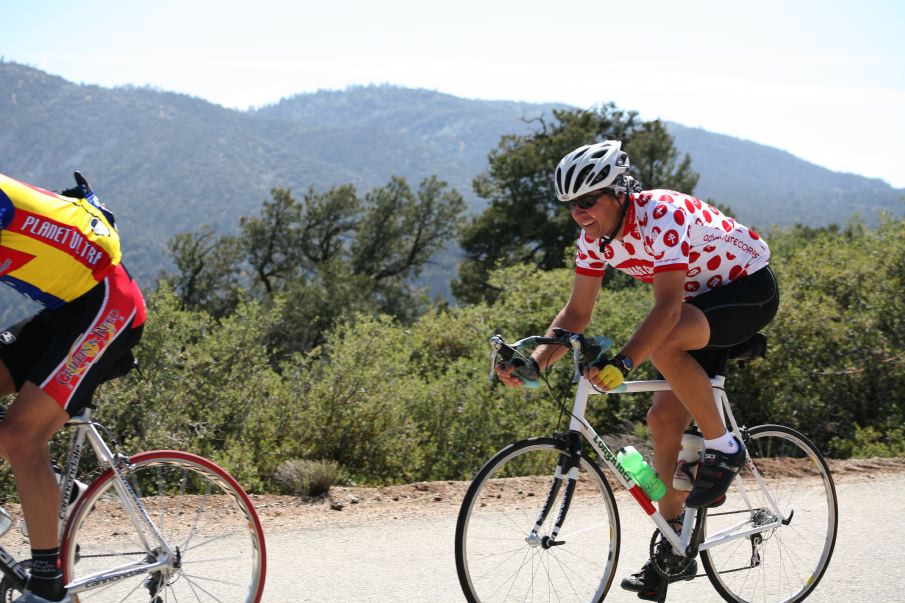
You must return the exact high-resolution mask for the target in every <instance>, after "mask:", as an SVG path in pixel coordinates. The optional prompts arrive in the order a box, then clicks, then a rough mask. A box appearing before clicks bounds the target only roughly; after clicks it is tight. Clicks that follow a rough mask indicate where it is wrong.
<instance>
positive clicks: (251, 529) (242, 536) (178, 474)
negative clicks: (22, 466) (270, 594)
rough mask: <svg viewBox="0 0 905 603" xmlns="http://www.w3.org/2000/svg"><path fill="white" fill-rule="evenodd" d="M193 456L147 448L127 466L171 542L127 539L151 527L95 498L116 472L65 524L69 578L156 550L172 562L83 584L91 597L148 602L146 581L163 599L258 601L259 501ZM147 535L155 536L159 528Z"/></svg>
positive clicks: (137, 559)
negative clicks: (140, 543)
mask: <svg viewBox="0 0 905 603" xmlns="http://www.w3.org/2000/svg"><path fill="white" fill-rule="evenodd" d="M176 454H182V453H176ZM158 457H160V458H158ZM192 458H193V459H198V460H197V461H192V460H186V459H185V458H182V457H179V458H174V459H170V458H167V457H166V456H165V453H148V454H147V456H146V457H142V456H141V455H138V456H136V457H133V458H132V463H133V464H132V465H131V466H130V468H129V469H127V473H128V475H127V476H126V477H127V479H128V481H129V483H130V484H131V485H132V486H133V488H134V491H135V493H136V495H137V496H138V499H139V501H140V503H141V507H143V508H144V510H145V512H146V513H147V514H148V517H149V518H151V519H152V523H153V524H154V525H155V526H156V529H157V530H159V531H160V536H161V537H162V538H163V539H164V542H165V543H166V545H161V546H159V547H158V549H157V550H155V551H151V552H150V553H147V552H144V551H139V550H136V547H135V546H134V545H132V544H128V543H131V542H134V541H135V539H136V536H135V535H136V533H137V530H139V529H150V528H149V527H146V526H145V525H144V523H143V524H142V527H141V528H138V527H136V526H135V525H133V524H132V521H131V519H130V518H129V516H128V514H126V513H124V512H123V511H122V507H121V506H119V505H118V504H112V503H111V504H107V503H105V504H104V505H99V504H96V503H97V502H98V501H99V500H102V499H103V500H107V499H106V498H104V497H105V496H106V494H107V493H108V492H111V491H113V489H114V488H113V484H114V481H113V480H112V479H109V480H108V481H107V482H105V483H104V484H103V485H102V486H101V487H100V488H98V490H97V492H96V493H95V494H94V495H93V496H95V497H96V500H92V501H86V502H88V503H91V504H89V505H86V506H85V507H84V509H83V510H82V512H80V513H79V515H78V517H75V518H73V523H72V527H67V530H68V531H71V532H72V533H73V534H74V536H72V535H70V537H69V538H67V540H66V543H67V546H66V549H65V550H64V551H63V559H64V566H65V569H64V573H65V575H66V579H67V581H69V582H72V581H77V580H80V579H83V578H86V577H88V576H90V575H93V574H99V573H108V572H109V571H110V566H111V565H113V563H112V560H113V559H115V558H117V557H118V558H120V559H124V560H133V562H134V563H137V564H141V563H145V562H146V560H147V558H148V556H149V555H152V556H153V558H156V559H157V560H158V561H159V562H165V563H169V566H167V567H165V568H163V569H161V570H159V571H158V572H155V573H152V574H148V573H141V574H136V575H134V576H128V575H126V576H124V577H121V578H120V579H118V580H116V581H114V582H112V583H110V584H104V585H103V586H98V587H97V588H93V589H91V590H88V591H84V593H83V594H81V596H82V597H83V598H84V600H85V601H88V600H92V597H93V596H94V595H95V594H96V593H102V594H101V595H100V596H99V597H98V598H97V600H103V601H118V600H120V599H122V600H124V601H139V600H144V601H147V600H148V597H147V596H145V597H144V598H143V599H142V594H143V587H144V586H145V584H146V580H147V581H148V582H147V587H146V588H147V591H144V592H150V593H151V594H157V595H159V597H160V600H161V601H167V602H169V601H172V602H174V603H178V602H179V601H190V600H191V601H198V602H200V601H223V602H224V603H226V602H229V603H233V602H242V603H258V602H259V601H260V594H261V589H262V580H263V577H262V575H261V571H262V570H263V567H264V559H263V553H264V543H263V534H262V533H261V532H260V530H259V524H258V522H257V520H256V518H254V511H253V508H251V507H250V503H248V502H246V501H247V500H248V499H247V498H246V497H244V494H241V493H236V492H235V491H232V490H231V488H232V486H230V485H229V481H228V480H227V479H226V478H224V477H222V476H221V475H220V474H219V473H217V471H222V470H220V469H219V468H217V467H216V466H215V465H213V464H211V463H210V462H209V461H205V460H204V459H199V458H198V457H192ZM117 502H118V501H117ZM185 518H187V520H186V519H185ZM149 536H151V540H152V541H153V539H154V536H153V533H152V534H149ZM182 545H186V546H182ZM139 548H141V547H139ZM76 550H78V553H77V554H76ZM205 551H206V553H205Z"/></svg>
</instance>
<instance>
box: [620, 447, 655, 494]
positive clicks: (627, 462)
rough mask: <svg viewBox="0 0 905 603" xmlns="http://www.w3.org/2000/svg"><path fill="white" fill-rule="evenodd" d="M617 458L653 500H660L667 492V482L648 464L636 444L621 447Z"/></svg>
mask: <svg viewBox="0 0 905 603" xmlns="http://www.w3.org/2000/svg"><path fill="white" fill-rule="evenodd" d="M616 460H617V461H619V464H620V465H622V468H623V469H625V471H626V473H628V474H629V475H630V476H631V477H632V480H633V481H634V482H635V483H636V484H638V485H639V486H641V489H642V490H644V493H645V494H647V496H648V497H650V499H651V500H660V499H661V498H663V495H664V494H666V484H664V483H663V482H662V481H660V477H659V476H658V475H657V472H656V471H654V469H653V467H651V466H650V465H648V464H647V462H646V461H645V460H644V457H643V456H641V453H640V452H638V451H637V450H635V447H634V446H626V447H625V448H621V449H620V450H619V454H617V455H616Z"/></svg>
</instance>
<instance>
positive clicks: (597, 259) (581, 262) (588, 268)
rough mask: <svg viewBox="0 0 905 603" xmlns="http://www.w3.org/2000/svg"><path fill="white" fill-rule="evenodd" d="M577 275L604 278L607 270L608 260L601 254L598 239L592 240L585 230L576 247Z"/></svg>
mask: <svg viewBox="0 0 905 603" xmlns="http://www.w3.org/2000/svg"><path fill="white" fill-rule="evenodd" d="M575 246H576V247H577V250H576V251H575V273H576V274H582V275H584V276H603V272H604V270H605V269H606V260H605V259H604V258H603V256H602V254H601V253H600V245H599V243H598V241H597V240H596V239H590V238H588V237H587V236H586V235H585V232H584V230H582V231H581V234H580V235H579V236H578V243H577V244H576V245H575Z"/></svg>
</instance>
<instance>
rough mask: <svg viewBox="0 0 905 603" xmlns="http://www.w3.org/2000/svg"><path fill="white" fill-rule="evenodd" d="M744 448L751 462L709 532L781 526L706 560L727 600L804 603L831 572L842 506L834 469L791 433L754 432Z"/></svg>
mask: <svg viewBox="0 0 905 603" xmlns="http://www.w3.org/2000/svg"><path fill="white" fill-rule="evenodd" d="M745 445H746V446H747V448H748V456H749V463H748V465H747V466H746V467H744V468H743V469H742V470H741V471H740V472H739V475H738V477H736V478H735V482H734V483H733V485H732V487H731V489H730V490H729V494H728V496H727V499H726V501H727V502H726V503H725V504H724V505H723V506H721V507H719V508H716V509H713V511H712V512H710V513H709V514H708V516H707V523H706V528H707V534H708V536H710V535H713V534H715V533H718V532H720V531H723V530H728V531H730V532H731V531H742V530H746V529H751V528H754V527H757V526H763V525H768V524H777V523H778V525H777V527H775V528H771V529H769V530H766V531H763V532H759V533H757V534H752V535H750V536H747V537H743V538H738V539H734V540H731V541H729V542H727V543H725V544H721V545H718V546H715V547H713V548H710V549H707V550H705V551H702V552H701V561H702V562H703V564H704V569H705V570H706V571H707V576H708V577H709V578H710V581H711V582H712V583H713V586H714V587H715V588H716V590H717V592H719V593H720V595H721V596H722V597H723V598H724V599H725V600H726V601H732V602H735V603H748V602H753V601H771V602H777V603H779V602H782V603H796V602H797V601H802V600H803V599H804V598H805V597H807V596H808V595H809V594H810V593H811V591H813V590H814V588H815V587H816V586H817V583H818V582H819V581H820V578H821V577H822V576H823V573H824V572H825V571H826V568H827V566H828V565H829V563H830V558H831V557H832V555H833V548H834V546H835V544H836V530H837V527H838V517H837V511H838V507H837V502H836V487H835V485H834V484H833V477H832V475H831V474H830V469H829V466H828V465H827V463H826V460H825V459H824V458H823V455H821V454H820V451H818V450H817V448H816V447H815V446H814V444H812V443H811V441H810V440H808V439H807V438H806V437H804V436H803V435H801V434H800V433H798V432H797V431H795V430H794V429H791V428H789V427H784V426H781V425H759V426H757V427H753V428H751V429H750V430H748V436H747V439H746V441H745ZM752 466H753V467H756V468H757V473H758V474H759V475H760V477H761V478H762V481H763V483H764V485H765V486H766V492H765V491H764V490H763V489H761V488H760V485H759V484H758V483H757V480H756V478H755V473H754V471H753V470H752ZM768 495H769V496H768ZM770 498H772V501H775V503H776V504H775V505H774V504H773V502H772V501H771V500H770ZM777 507H778V512H777ZM778 520H785V521H778Z"/></svg>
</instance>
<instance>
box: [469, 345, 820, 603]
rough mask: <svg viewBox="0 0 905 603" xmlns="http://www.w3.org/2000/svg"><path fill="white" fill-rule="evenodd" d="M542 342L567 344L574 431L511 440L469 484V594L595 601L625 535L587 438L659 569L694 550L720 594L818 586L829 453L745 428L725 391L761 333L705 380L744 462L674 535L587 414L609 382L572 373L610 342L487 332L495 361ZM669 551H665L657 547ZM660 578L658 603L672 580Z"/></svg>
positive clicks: (788, 596) (783, 432)
mask: <svg viewBox="0 0 905 603" xmlns="http://www.w3.org/2000/svg"><path fill="white" fill-rule="evenodd" d="M540 344H554V345H562V346H565V347H567V348H569V349H570V350H572V352H573V361H574V364H575V369H576V380H577V382H578V388H577V392H576V394H575V401H574V404H573V407H572V410H571V418H570V423H569V429H568V431H567V432H563V433H556V434H554V435H553V436H552V437H541V438H532V439H528V440H523V441H520V442H517V443H515V444H512V445H510V446H507V447H506V448H504V449H502V450H501V451H500V452H498V453H497V454H496V455H495V456H494V457H493V458H491V459H490V460H489V461H487V463H486V464H485V465H484V467H483V468H481V470H480V471H478V473H477V475H476V476H475V478H474V480H473V481H472V483H471V485H470V487H469V488H468V491H467V493H466V494H465V498H464V500H463V502H462V507H461V510H460V512H459V517H458V522H457V525H456V535H455V539H456V541H455V557H456V567H457V570H458V575H459V582H460V584H461V586H462V590H463V592H464V594H465V597H466V599H467V600H468V601H470V602H473V603H474V602H481V603H491V602H503V601H521V602H524V601H579V602H598V601H603V599H604V597H605V596H606V594H607V592H608V591H609V588H610V586H611V584H612V582H613V579H614V577H615V575H616V565H617V561H618V557H619V547H620V544H621V540H622V534H621V531H620V525H619V512H618V509H617V504H616V498H615V496H614V494H613V490H612V488H611V486H610V483H609V482H608V481H607V479H606V477H605V476H604V473H603V470H602V469H601V467H600V466H599V465H598V464H597V463H596V462H594V461H593V460H592V459H591V458H589V457H588V456H587V454H586V451H587V446H588V445H590V448H592V449H593V450H594V451H596V453H597V455H598V456H599V458H600V459H601V460H602V462H603V465H604V466H605V467H607V468H609V470H610V473H611V475H612V476H613V478H614V480H613V483H615V484H618V485H621V486H622V487H623V488H625V489H627V490H628V491H629V493H630V494H631V495H632V497H633V498H634V500H635V501H636V502H637V504H638V505H639V507H640V508H641V509H642V510H643V512H644V513H645V515H646V516H647V517H648V518H649V519H650V521H651V522H652V523H653V524H654V526H655V527H656V530H655V531H654V536H653V538H652V539H651V544H650V549H651V555H652V558H654V559H655V561H656V563H655V567H656V568H657V570H658V571H659V572H660V573H661V574H662V575H664V576H666V577H667V578H675V577H677V576H679V575H681V573H682V572H683V570H685V569H686V566H687V564H688V563H690V562H691V560H692V559H694V558H695V557H696V556H698V555H700V557H701V561H702V564H703V567H704V571H705V573H706V576H707V577H708V578H709V579H710V582H711V583H712V584H713V586H714V588H715V589H716V590H717V592H718V593H719V594H720V595H721V596H722V597H723V599H725V600H726V601H732V602H737V603H748V602H751V603H753V602H767V601H770V602H787V603H793V602H797V601H802V600H804V599H805V598H806V597H807V596H808V595H809V594H810V593H811V592H812V591H813V590H814V588H815V587H816V586H817V584H818V582H819V581H820V579H821V577H822V576H823V574H824V572H825V571H826V569H827V566H828V564H829V562H830V558H831V557H832V554H833V547H834V546H835V542H836V531H837V524H838V518H837V500H836V489H835V485H834V483H833V478H832V476H831V474H830V469H829V467H828V465H827V463H826V460H825V459H824V458H823V456H822V455H821V453H820V452H819V451H818V450H817V448H816V447H815V446H814V445H813V444H812V443H811V442H810V441H809V440H808V439H807V438H806V437H805V436H803V435H802V434H800V433H798V432H797V431H795V430H794V429H791V428H789V427H785V426H781V425H758V426H756V427H745V426H742V425H739V424H738V423H737V422H736V419H735V416H734V415H733V414H732V409H731V407H730V406H729V400H728V398H727V396H726V391H725V383H726V378H725V375H726V372H727V371H726V366H727V364H728V361H729V360H730V359H739V360H750V359H753V358H756V357H757V356H763V355H764V353H765V350H766V337H765V336H764V335H762V334H756V335H755V336H753V337H752V338H751V339H750V340H748V341H746V342H744V343H743V344H740V345H738V346H736V347H735V348H732V349H729V350H726V351H725V353H724V354H723V358H722V360H721V370H720V371H719V372H718V374H717V376H716V377H714V378H712V379H711V385H712V387H713V397H714V402H715V403H716V404H717V405H718V407H719V409H720V412H721V415H722V416H723V418H724V420H725V421H726V423H727V426H728V427H729V429H730V430H731V431H732V432H733V433H734V434H735V435H736V436H737V437H738V438H739V439H740V440H741V441H743V442H744V444H745V446H746V447H747V449H748V456H749V459H748V461H747V463H746V466H745V467H744V468H743V469H742V470H741V471H740V472H739V475H738V476H737V477H736V479H735V480H734V482H733V485H732V487H731V488H730V490H729V493H728V494H727V498H726V502H725V503H724V504H722V505H721V506H720V507H718V508H712V509H706V508H702V509H687V510H686V511H685V514H684V521H683V524H682V530H681V533H679V534H676V532H675V531H674V530H673V529H672V528H670V527H669V525H668V524H667V522H666V519H665V518H664V517H663V516H662V515H661V514H660V513H659V512H658V511H657V510H656V509H655V507H654V505H653V504H652V502H651V500H650V499H649V498H648V496H647V495H646V494H645V493H644V491H643V490H642V489H641V488H640V487H639V486H638V485H637V484H636V483H635V482H634V481H633V480H632V478H631V476H630V475H629V474H628V473H627V472H626V471H625V470H624V469H623V468H622V467H621V465H620V464H619V463H618V462H617V460H616V456H615V455H614V453H613V452H612V451H611V450H610V448H609V447H608V446H607V444H606V443H605V442H604V440H603V439H602V438H601V437H600V435H598V433H597V432H596V431H595V430H594V428H593V427H592V426H591V424H590V423H589V422H588V421H587V419H586V418H585V410H586V408H587V405H588V402H589V398H590V397H591V396H593V395H595V394H601V393H603V392H600V391H598V390H596V389H595V388H594V387H593V386H592V385H591V383H590V382H589V381H588V380H586V379H585V378H583V377H580V375H581V368H582V367H583V366H584V363H588V362H591V361H592V360H594V359H595V358H599V357H600V355H601V354H603V353H604V351H605V349H606V348H607V347H608V346H609V340H606V339H605V338H585V337H584V336H582V335H579V334H576V333H569V332H567V331H562V330H557V331H556V332H555V333H554V336H553V337H529V338H526V339H523V340H521V341H519V342H516V343H514V344H512V345H507V344H506V343H505V342H504V341H503V339H502V338H501V337H500V336H499V335H497V336H495V337H493V338H491V346H492V348H493V353H492V356H491V365H493V363H494V362H495V360H496V359H497V354H499V355H500V356H501V357H502V358H503V359H504V360H507V361H511V359H513V358H515V357H518V356H520V355H521V354H522V351H523V350H524V349H525V348H527V347H529V346H532V345H540ZM491 375H492V373H491ZM669 389H670V386H669V384H668V383H666V382H665V381H662V380H652V381H629V382H626V383H624V384H623V385H621V386H620V387H619V388H617V389H616V390H613V391H611V392H607V393H627V394H630V393H639V392H655V391H665V390H669ZM667 478H670V479H671V476H667ZM669 549H671V552H672V553H673V555H664V554H662V552H663V551H665V550H669ZM676 555H678V556H679V557H676ZM703 575H704V574H701V575H699V576H696V577H703ZM662 583H663V585H662V588H661V590H660V592H659V593H658V597H659V600H660V601H663V600H665V598H666V592H667V587H668V584H669V580H663V581H662Z"/></svg>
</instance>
